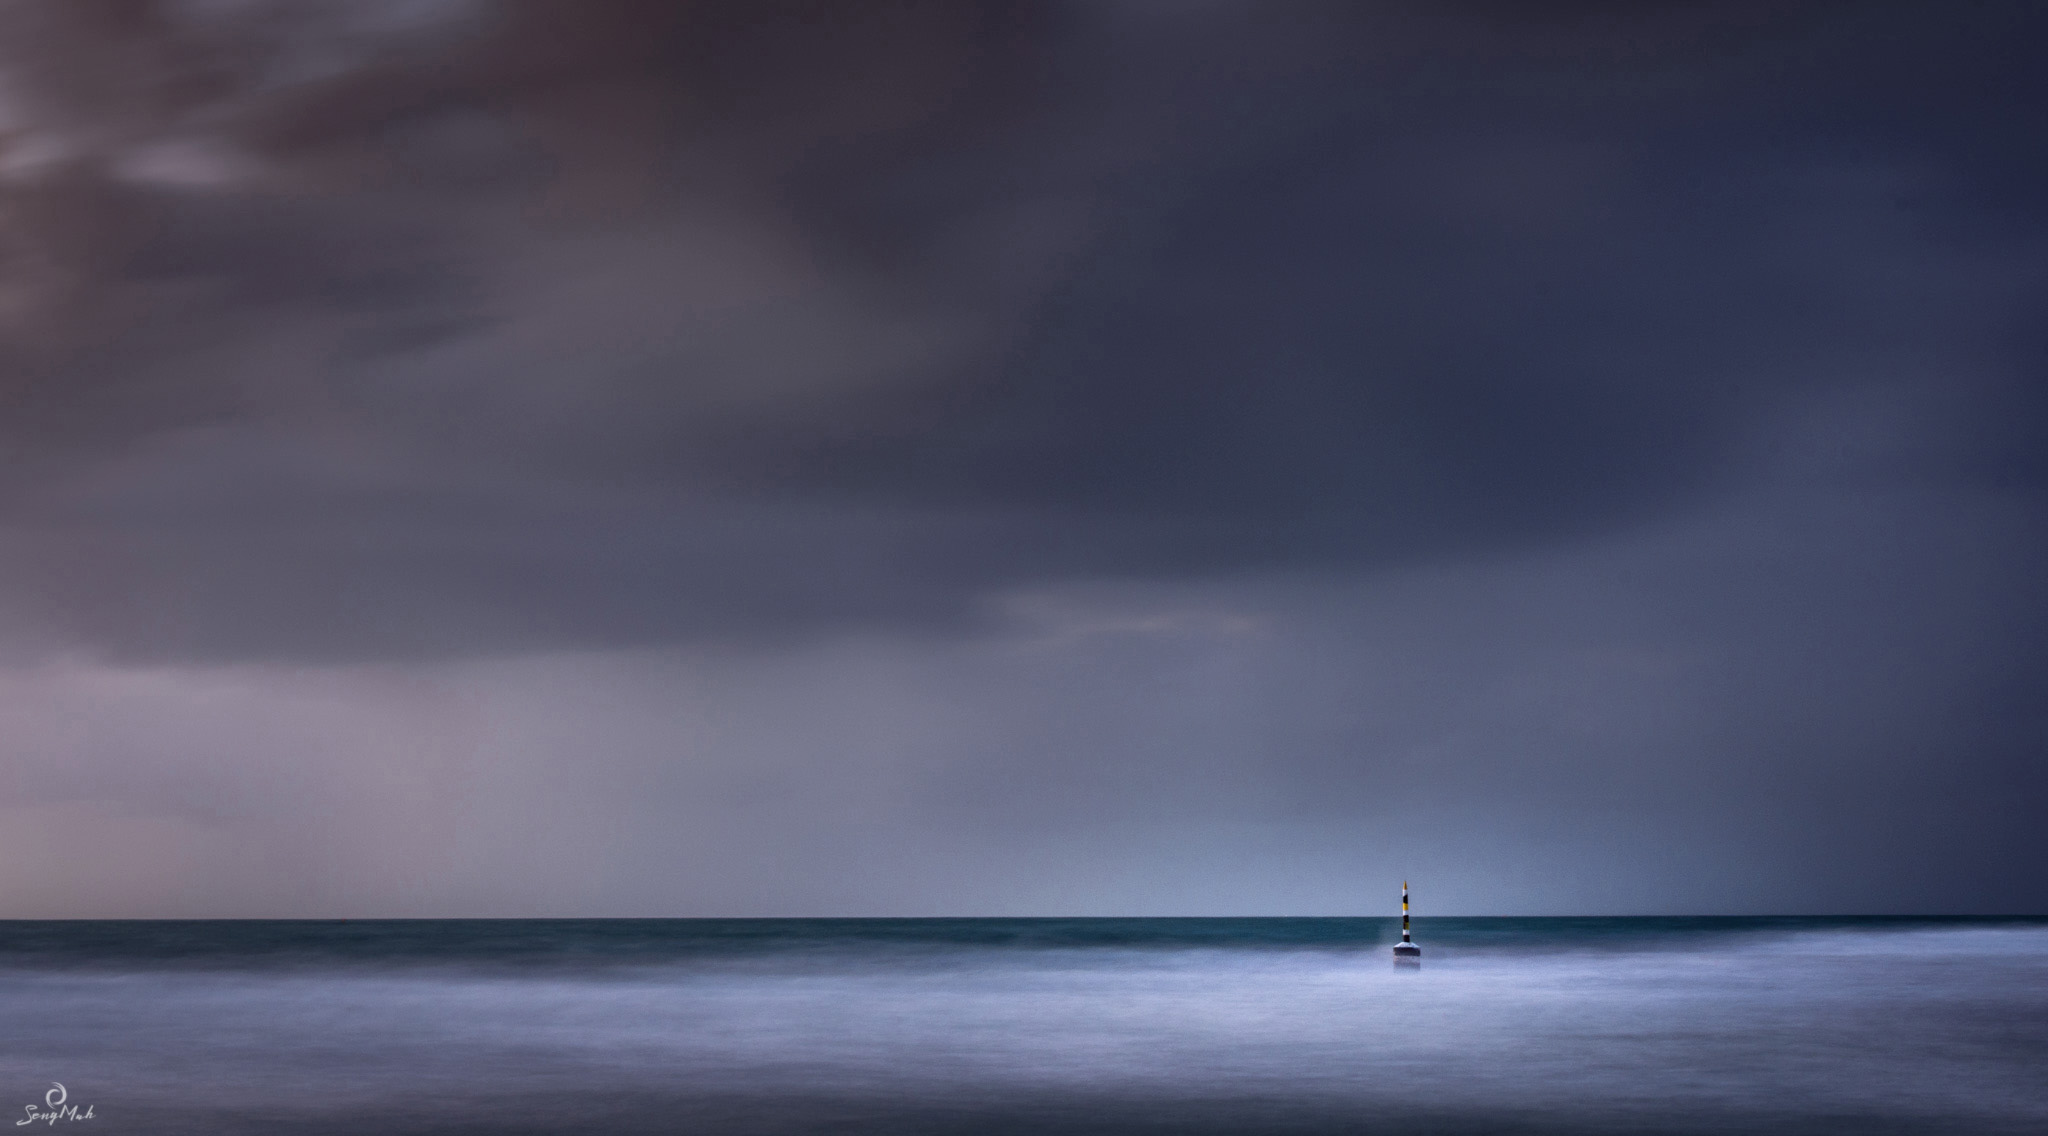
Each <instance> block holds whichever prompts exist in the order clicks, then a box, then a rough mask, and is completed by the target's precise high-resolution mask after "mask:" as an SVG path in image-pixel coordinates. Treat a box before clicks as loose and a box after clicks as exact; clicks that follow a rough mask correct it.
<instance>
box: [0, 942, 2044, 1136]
mask: <svg viewBox="0 0 2048 1136" xmlns="http://www.w3.org/2000/svg"><path fill="white" fill-rule="evenodd" d="M1396 927H1397V924H1396V922H1395V921H1393V920H1385V919H901V920H897V919H877V920H861V919H851V920H803V919H788V920H450V921H438V920H417V921H416V920H405V921H364V922H359V921H347V922H340V921H335V922H311V921H308V922H299V921H292V922H266V921H207V922H156V921H151V922H26V921H22V922H0V1111H6V1112H8V1113H11V1114H12V1116H13V1118H14V1124H15V1126H16V1127H18V1128H24V1129H25V1130H37V1129H42V1130H52V1129H54V1130H62V1131H68V1132H73V1133H76V1134H78V1136H93V1134H102V1133H104V1134H107V1136H112V1134H114V1133H151V1134H179V1133H208V1134H213V1133H221V1134H237V1133H311V1134H322V1133H341V1132H351V1133H474V1134H479V1136H482V1134H493V1136H497V1134H524V1133H602V1134H621V1133H704V1134H719V1133H734V1134H754V1133H808V1132H819V1133H892V1134H894V1133H902V1134H919V1133H990V1134H1001V1133H1040V1132H1043V1133H1079V1134H1089V1133H1102V1134H1108V1133H1161V1134H1164V1133H1300V1134H1308V1133H1400V1134H1405V1136H1428V1134H1434V1133H1522V1134H1550V1133H1737V1132H1740V1133H1844V1134H1847V1133H1856V1134H1866V1133H1944V1134H1953V1133H1964V1134H1969V1133H2028V1134H2040V1133H2048V920H2038V919H2037V920H2025V919H2001V920H1992V919H1834V918H1783V919H1746V918H1745V919H1720V918H1698V919H1682V918H1677V919H1672V918H1658V919H1633V918H1628V919H1623V918H1616V919H1454V918H1435V919H1418V920H1416V922H1415V932H1416V935H1415V937H1416V940H1417V942H1419V943H1420V944H1421V945H1422V947H1423V950H1424V952H1425V953H1424V956H1423V963H1422V966H1421V968H1420V969H1418V970H1402V969H1397V968H1396V967H1395V966H1394V965H1393V964H1392V961H1391V958H1390V955H1389V951H1388V947H1389V945H1390V944H1391V943H1392V942H1393V941H1394V940H1395V938H1397V937H1398V935H1397V930H1396ZM56 1086H61V1095H60V1090H59V1088H57V1087H56ZM67 1109H69V1110H73V1111H70V1112H66V1111H65V1110H67ZM88 1110H89V1113H90V1115H89V1116H88V1115H86V1114H87V1112H88ZM73 1116H77V1117H79V1119H72V1117H73ZM44 1117H54V1119H44ZM31 1118H32V1119H31Z"/></svg>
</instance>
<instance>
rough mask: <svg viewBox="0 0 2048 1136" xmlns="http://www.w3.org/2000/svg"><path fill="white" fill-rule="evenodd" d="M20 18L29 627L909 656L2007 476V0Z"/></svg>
mask: <svg viewBox="0 0 2048 1136" xmlns="http://www.w3.org/2000/svg"><path fill="white" fill-rule="evenodd" d="M9 18H10V19H11V20H13V21H15V22H14V24H13V25H12V26H11V27H10V30H9V35H8V42H9V45H10V46H9V55H8V58H7V60H6V62H5V64H4V66H5V67H6V68H7V71H6V79H7V90H6V100H7V101H6V104H5V111H6V114H7V117H8V118H9V120H10V129H11V131H12V134H11V136H10V142H9V143H8V146H7V148H6V151H5V153H4V154H0V159H4V164H5V166H6V170H7V174H6V179H5V182H4V185H0V204H4V208H5V215H6V220H5V221H4V222H0V224H4V230H0V235H4V237H5V239H6V240H7V241H8V242H9V243H10V244H11V246H12V248H13V254H12V255H11V256H10V258H9V260H8V262H7V267H6V268H5V269H4V274H5V275H4V287H5V290H6V309H5V319H6V321H7V322H6V327H7V342H6V343H5V344H4V348H0V350H4V352H5V355H4V358H5V365H6V371H7V373H6V375H5V376H4V379H0V398H4V399H5V407H6V419H5V431H6V438H7V441H8V443H9V449H10V458H9V473H8V476H7V485H6V499H7V502H8V506H7V507H8V510H9V516H10V524H9V528H8V533H7V534H6V540H7V542H8V544H9V546H10V549H11V552H10V555H9V556H8V557H7V560H6V566H5V568H4V569H0V571H4V573H5V580H4V584H5V590H6V594H7V596H8V597H9V598H8V601H7V604H8V610H7V611H6V612H5V613H4V616H5V619H6V621H7V623H8V624H9V626H10V627H11V628H13V639H14V642H16V643H17V644H21V643H27V644H33V645H34V646H33V647H32V649H34V650H43V649H48V648H51V647H58V646H63V645H65V644H67V643H78V644H83V645H85V646H86V647H87V648H88V649H91V650H95V651H104V652H109V653H112V654H114V655H117V656H142V657H173V658H175V657H181V656H196V657H204V658H216V659H218V658H229V659H233V658H251V657H264V658H311V659H318V658H333V657H342V658H375V657H381V656H410V655H417V654H422V653H425V654H434V655H443V654H457V655H459V654H465V653H472V652H500V651H508V650H519V649H524V648H546V647H551V646H563V645H568V646H579V645H627V644H639V643H649V642H664V641H673V640H677V639H688V638H694V637H703V636H715V637H721V638H723V637H738V638H754V637H758V636H760V635H764V634H774V635H787V634H801V633H803V632H805V631H807V630H814V629H818V628H823V627H833V626H843V625H846V624H848V623H855V624H881V625H889V626H908V627H932V626H943V625H946V624H949V623H953V622H956V621H958V620H961V619H963V618H968V617H970V616H972V615H973V614H974V613H975V612H976V611H977V610H980V607H979V605H980V604H981V602H982V601H983V600H984V599H985V598H986V597H988V596H989V595H990V594H992V593H994V592H998V591H1001V590H1003V589H1010V588H1018V587H1028V586H1032V585H1035V584H1039V583H1045V582H1053V581H1060V580H1075V579H1088V578H1094V577H1103V576H1114V577H1126V578H1147V577H1153V576H1159V575H1175V576H1181V575H1186V574H1189V573H1197V574H1199V573H1204V572H1213V571H1219V570H1225V569H1245V568H1276V567H1288V566H1301V565H1321V566H1326V567H1332V568H1346V567H1366V568H1373V567H1384V566H1388V565H1397V564H1407V563H1415V562H1418V561H1430V560H1437V559H1442V558H1447V557H1459V556H1472V555H1493V554H1499V553H1501V552H1504V551H1507V550H1513V549H1521V548H1527V547H1532V546H1542V545H1545V544H1548V543H1554V542H1557V541H1561V540H1570V539H1583V538H1584V537H1586V536H1588V535H1591V534H1598V533H1602V532H1608V531H1613V530H1615V529H1617V528H1620V527H1625V526H1628V525H1631V524H1639V523H1644V522H1646V521H1649V520H1652V519H1654V518H1656V517H1658V516H1662V515H1668V514H1672V513H1675V512H1679V511H1683V510H1687V509H1691V508H1696V507H1698V506H1699V505H1700V503H1701V502H1702V501H1706V500H1711V499H1713V498H1714V497H1716V496H1717V495H1721V494H1726V493H1730V492H1743V491H1754V490H1755V489H1756V486H1755V484H1754V482H1755V481H1756V480H1757V478H1758V476H1759V474H1758V473H1757V469H1758V468H1760V467H1759V465H1758V463H1756V462H1755V461H1753V460H1752V459H1753V458H1754V455H1755V454H1757V453H1758V452H1760V450H1768V451H1770V452H1772V453H1773V454H1776V455H1777V457H1775V458H1774V459H1773V460H1772V461H1771V462H1767V463H1763V467H1767V468H1768V469H1769V470H1774V471H1778V472H1775V473H1769V474H1767V475H1766V479H1768V477H1792V476H1800V474H1799V473H1798V471H1800V470H1805V471H1807V472H1808V473H1812V472H1813V471H1815V470H1819V471H1821V472H1820V473H1819V474H1816V476H1825V477H1829V478H1835V479H1838V480H1839V479H1843V478H1849V479H1864V480H1874V481H1876V482H1884V483H1887V484H1891V483H1907V484H1945V485H1946V484H2002V485H2008V486H2016V487H2020V488H2022V489H2023V490H2024V491H2026V492H2030V493H2031V492H2033V491H2034V488H2035V487H2037V486H2038V484H2039V481H2040V476H2041V473H2042V472H2043V470H2042V466H2041V464H2040V458H2039V457H2038V455H2039V454H2040V453H2041V452H2043V446H2042V443H2043V441H2044V437H2043V435H2044V432H2048V412H2044V404H2043V401H2042V399H2041V397H2040V394H2039V392H2040V390H2041V374H2040V367H2041V363H2042V355H2041V347H2040V342H2039V339H2038V334H2037V333H2033V332H2031V331H2030V330H2028V323H2027V317H2028V315H2029V314H2030V313H2031V312H2033V311H2035V310H2038V308H2039V307H2040V301H2041V299H2042V298H2043V296H2042V293H2043V281H2042V280H2041V279H2040V273H2039V270H2038V268H2037V267H2036V266H2037V265H2038V264H2039V263H2040V262H2041V256H2040V254H2041V248H2042V245H2041V242H2042V240H2043V236H2044V234H2043V233H2042V231H2041V226H2040V223H2039V222H2040V209H2039V206H2040V201H2039V198H2038V193H2039V190H2038V186H2039V185H2040V184H2041V183H2040V179H2039V178H2038V176H2036V175H2038V173H2039V172H2040V168H2041V166H2040V162H2041V159H2040V148H2039V146H2038V145H2037V143H2036V142H2035V141H2034V139H2033V137H2032V133H2031V132H2030V131H2028V130H2027V129H2026V128H2025V127H2024V125H2022V124H2023V123H2024V122H2025V120H2026V114H2025V113H2024V112H2025V111H2026V110H2027V109H2028V108H2038V107H2039V106H2040V104H2041V99H2040V97H2039V96H2040V89H2041V83H2042V80H2041V79H2040V78H2039V77H2038V76H2037V75H2036V73H2035V70H2034V69H2033V68H2031V67H2029V66H2028V60H2027V58H2026V53H2027V48H2026V46H2025V45H2026V44H2027V43H2029V42H2031V41H2032V39H2033V38H2034V36H2035V34H2036V32H2037V31H2038V30H2039V29H2038V28H2037V27H2036V26H2035V25H2036V24H2037V23H2038V20H2037V19H2036V18H2035V17H2034V16H2033V15H2032V14H2031V10H2030V9H2029V8H2028V7H2026V6H2024V5H2003V6H2001V5H1992V6H1981V7H1974V8H1969V9H1966V10H1963V11H1961V12H1960V13H1959V14H1956V15H1953V16H1947V17H1943V18H1936V15H1935V13H1934V12H1933V10H1932V9H1926V8H1917V7H1910V6H1900V7H1885V6H1877V7H1873V6H1867V5H1845V6H1833V7H1830V6H1814V7H1803V8H1800V9H1798V10H1797V11H1792V12H1787V11H1784V10H1782V9H1781V7H1780V6H1773V5H1711V4H1710V5H1681V6H1671V7H1656V6H1637V5H1565V6H1556V7H1550V8H1545V9H1543V10H1541V11H1540V12H1532V11H1531V10H1530V9H1527V8H1524V7H1522V6H1518V5H1505V6H1503V5H1468V6H1440V5H1430V6H1413V7H1410V6H1398V7H1395V6H1389V7H1356V6H1321V5H1280V6H1267V5H1261V6H1256V7H1253V6H1232V5H1207V6H1189V7H1181V6H1167V5H1144V4H1109V5H1075V6H1057V5H1016V6H1011V5H994V4H991V5H952V4H930V5H918V4H902V5H895V4H890V5H864V6H848V5H836V4H813V5H804V4H792V5H758V4H680V5H679V4H664V3H623V2H619V3H599V4H578V5H573V6H571V5H558V4H550V3H544V2H536V3H531V4H496V5H494V4H472V3H457V2H453V0H451V2H448V3H439V4H436V3H395V2H394V3H383V4H332V5H323V4H266V3H256V2H250V3H226V2H221V3H196V2H195V3H188V4H173V3H163V4H147V3H63V4H56V3H51V4H23V5H17V6H15V7H14V8H13V9H10V12H9ZM1845 392H1847V393H1845ZM1871 405H1876V406H1883V407H1889V408H1891V409H1890V410H1888V411H1886V412H1884V413H1883V414H1879V415H1878V417H1879V418H1880V419H1882V420H1881V421H1875V422H1873V421H1869V420H1866V419H1864V418H1858V417H1857V415H1859V414H1864V413H1865V411H1864V410H1862V409H1856V410H1849V411H1845V410H1844V409H1843V408H1844V407H1847V406H1853V407H1856V408H1863V407H1866V406H1871ZM1887 414H1888V415H1889V417H1886V415H1887ZM1845 415H1847V420H1845V417H1844V416H1845ZM1844 438H1847V439H1848V441H1846V442H1844V441H1843V439H1844ZM1838 444H1839V445H1842V446H1846V447H1847V448H1848V449H1849V450H1851V451H1853V453H1850V454H1849V455H1848V456H1847V457H1842V456H1841V455H1834V454H1829V455H1827V456H1824V457H1823V458H1821V459H1818V460H1815V461H1812V462H1807V463H1805V464H1802V463H1801V462H1799V461H1796V460H1790V459H1785V460H1779V459H1783V458H1784V457H1785V455H1786V454H1788V453H1789V454H1795V455H1796V454H1798V453H1801V452H1805V451H1811V450H1814V449H1815V448H1817V447H1829V446H1836V445H1838ZM1785 470H1791V471H1793V472H1792V473H1786V472H1784V471H1785Z"/></svg>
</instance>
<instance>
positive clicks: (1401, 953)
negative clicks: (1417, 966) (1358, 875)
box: [1394, 880, 1422, 963]
mask: <svg viewBox="0 0 2048 1136" xmlns="http://www.w3.org/2000/svg"><path fill="white" fill-rule="evenodd" d="M1394 961H1395V962H1397V963H1420V962H1421V961H1422V948H1421V947H1418V946H1416V945H1415V940H1414V939H1412V938H1410V937H1409V935H1408V881H1407V880H1402V881H1401V941H1400V942H1398V943H1395V944H1394Z"/></svg>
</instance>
